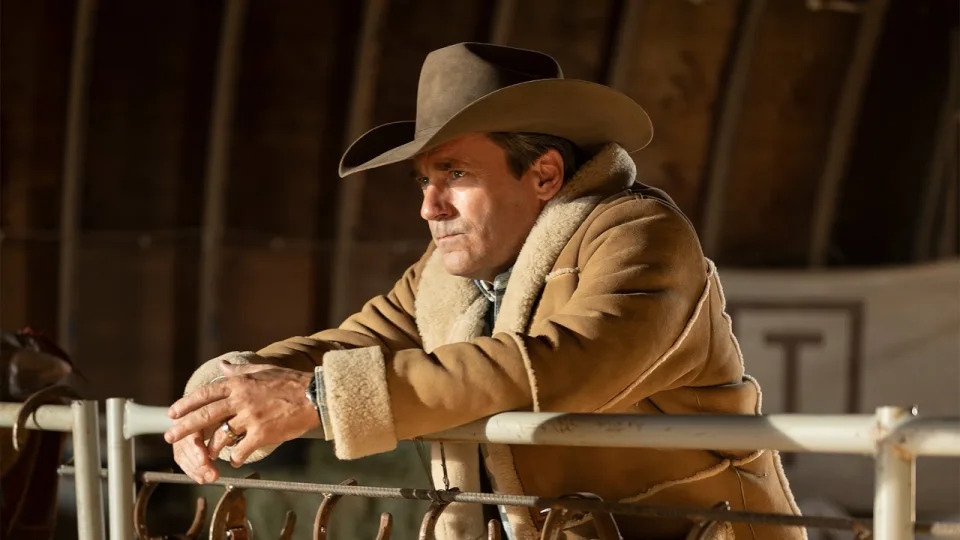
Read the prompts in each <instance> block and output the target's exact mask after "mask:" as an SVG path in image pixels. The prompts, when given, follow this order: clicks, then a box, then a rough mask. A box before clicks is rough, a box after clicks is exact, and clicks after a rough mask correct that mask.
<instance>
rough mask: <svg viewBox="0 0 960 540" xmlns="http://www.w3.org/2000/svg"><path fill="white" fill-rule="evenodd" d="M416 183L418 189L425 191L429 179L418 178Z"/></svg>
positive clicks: (424, 177)
mask: <svg viewBox="0 0 960 540" xmlns="http://www.w3.org/2000/svg"><path fill="white" fill-rule="evenodd" d="M416 182H417V185H418V186H420V189H427V186H429V185H430V179H429V178H427V177H426V176H418V177H417V178H416Z"/></svg>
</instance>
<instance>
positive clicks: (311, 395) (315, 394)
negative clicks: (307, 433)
mask: <svg viewBox="0 0 960 540" xmlns="http://www.w3.org/2000/svg"><path fill="white" fill-rule="evenodd" d="M322 386H323V367H322V366H318V367H317V368H316V369H314V371H313V377H311V378H310V384H308V385H307V399H309V400H310V403H312V404H313V406H314V407H315V408H316V409H317V417H319V418H320V422H321V424H322V423H323V413H322V412H321V407H323V400H322V397H321V395H320V388H321V387H322Z"/></svg>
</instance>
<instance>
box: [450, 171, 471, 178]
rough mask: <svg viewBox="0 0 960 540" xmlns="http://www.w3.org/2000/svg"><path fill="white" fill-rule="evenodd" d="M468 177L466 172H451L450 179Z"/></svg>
mask: <svg viewBox="0 0 960 540" xmlns="http://www.w3.org/2000/svg"><path fill="white" fill-rule="evenodd" d="M466 175H467V173H465V172H463V171H450V177H451V178H463V177H464V176H466Z"/></svg>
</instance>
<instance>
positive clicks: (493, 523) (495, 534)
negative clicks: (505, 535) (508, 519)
mask: <svg viewBox="0 0 960 540" xmlns="http://www.w3.org/2000/svg"><path fill="white" fill-rule="evenodd" d="M487 540H500V521H498V520H496V519H491V520H490V521H488V522H487Z"/></svg>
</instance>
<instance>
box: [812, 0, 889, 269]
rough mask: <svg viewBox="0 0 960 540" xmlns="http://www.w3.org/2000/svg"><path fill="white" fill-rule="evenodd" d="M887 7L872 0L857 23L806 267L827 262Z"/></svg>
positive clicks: (886, 1)
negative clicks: (843, 182)
mask: <svg viewBox="0 0 960 540" xmlns="http://www.w3.org/2000/svg"><path fill="white" fill-rule="evenodd" d="M888 5H889V0H871V2H870V3H869V4H868V5H867V8H866V10H865V11H864V14H863V18H862V20H861V22H860V30H859V31H858V33H857V44H856V47H855V48H854V51H853V56H852V59H851V61H850V67H849V69H848V70H847V74H846V77H845V79H844V83H843V88H842V90H841V92H840V101H839V103H838V105H837V113H836V118H835V120H834V124H833V129H832V130H831V133H830V139H829V143H828V146H827V158H826V162H825V164H824V167H823V175H822V176H821V177H820V182H819V188H818V192H817V203H816V206H815V208H814V218H813V231H812V235H811V239H810V252H809V253H810V254H809V265H810V266H811V267H813V268H820V267H823V266H824V265H826V263H827V252H828V249H829V247H830V237H831V235H832V233H833V224H834V221H835V219H836V213H837V201H838V199H839V191H840V182H841V181H842V180H843V177H844V175H845V174H846V171H847V162H848V160H849V157H850V150H851V148H852V144H853V135H854V133H855V132H856V127H857V122H858V120H859V116H860V102H861V100H862V98H863V91H864V88H865V87H866V84H867V80H868V78H869V75H870V69H871V67H872V66H873V58H874V56H875V54H874V53H875V51H876V48H877V43H878V42H879V41H880V35H881V33H882V30H883V23H884V19H885V17H886V12H887V7H888Z"/></svg>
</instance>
